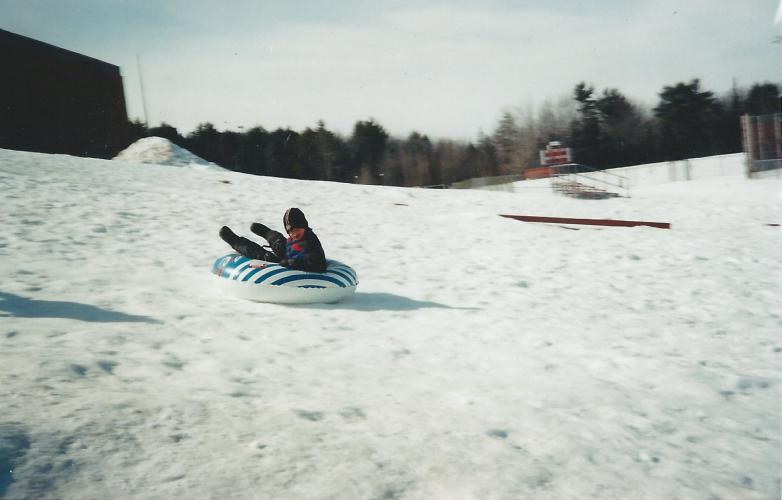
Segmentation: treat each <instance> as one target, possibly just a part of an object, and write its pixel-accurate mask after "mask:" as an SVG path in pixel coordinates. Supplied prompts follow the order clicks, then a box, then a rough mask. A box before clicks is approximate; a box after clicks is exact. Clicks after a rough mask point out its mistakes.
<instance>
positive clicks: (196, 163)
mask: <svg viewBox="0 0 782 500" xmlns="http://www.w3.org/2000/svg"><path fill="white" fill-rule="evenodd" d="M114 159H115V160H121V161H127V162H135V163H154V164H157V165H172V166H175V167H193V168H196V169H209V170H222V171H225V170H226V169H224V168H222V167H220V166H218V165H215V164H214V163H212V162H209V161H206V160H204V159H203V158H200V157H198V156H196V155H194V154H193V153H191V152H190V151H188V150H186V149H184V148H181V147H179V146H177V145H176V144H174V143H173V142H171V141H169V140H168V139H164V138H162V137H145V138H143V139H139V140H138V141H136V142H134V143H133V144H131V145H130V146H128V147H127V148H125V149H124V150H122V151H120V153H119V154H117V156H115V157H114Z"/></svg>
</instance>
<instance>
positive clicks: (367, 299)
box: [300, 292, 478, 311]
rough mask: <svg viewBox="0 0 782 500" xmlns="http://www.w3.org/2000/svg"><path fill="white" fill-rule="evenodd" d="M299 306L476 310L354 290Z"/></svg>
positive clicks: (386, 309)
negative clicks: (346, 295)
mask: <svg viewBox="0 0 782 500" xmlns="http://www.w3.org/2000/svg"><path fill="white" fill-rule="evenodd" d="M300 307H310V308H313V307H314V308H318V309H353V310H355V311H414V310H416V309H461V310H477V309H478V308H475V307H451V306H448V305H445V304H440V303H437V302H431V301H428V300H416V299H411V298H409V297H403V296H401V295H394V294H393V293H361V292H356V293H355V295H353V296H352V297H351V298H349V299H346V300H345V301H343V302H336V303H334V304H309V305H302V306H300Z"/></svg>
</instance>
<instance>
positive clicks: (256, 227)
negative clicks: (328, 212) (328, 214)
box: [220, 208, 326, 273]
mask: <svg viewBox="0 0 782 500" xmlns="http://www.w3.org/2000/svg"><path fill="white" fill-rule="evenodd" d="M282 223H283V225H284V226H285V231H286V232H287V233H288V238H285V237H284V236H283V235H282V234H281V233H278V232H277V231H274V230H273V229H269V228H268V227H266V226H264V225H263V224H260V223H258V222H255V223H253V224H251V225H250V231H252V232H253V233H255V234H257V235H258V236H260V237H262V238H263V239H265V240H266V241H267V242H269V246H270V247H271V251H269V250H267V249H265V248H263V247H262V246H261V245H259V244H257V243H255V242H253V241H250V240H248V239H247V238H244V237H242V236H237V235H236V234H235V233H234V232H233V231H231V229H230V228H229V227H228V226H223V227H222V228H221V229H220V238H222V239H223V241H225V242H226V243H228V244H229V245H230V246H231V248H233V249H234V250H235V251H236V252H237V253H240V254H241V255H244V256H245V257H247V258H250V259H257V260H263V261H266V262H278V263H279V264H280V265H282V266H285V267H287V268H289V269H297V270H300V271H309V272H316V273H322V272H324V271H325V270H326V255H325V253H324V252H323V246H322V245H321V244H320V240H319V239H318V237H317V236H316V235H315V233H314V232H313V231H312V229H311V228H310V227H309V224H308V223H307V219H306V218H305V217H304V212H302V211H301V210H299V209H298V208H289V209H288V210H286V211H285V215H284V216H283V217H282Z"/></svg>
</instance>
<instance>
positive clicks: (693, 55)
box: [0, 0, 782, 139]
mask: <svg viewBox="0 0 782 500" xmlns="http://www.w3.org/2000/svg"><path fill="white" fill-rule="evenodd" d="M778 6H779V2H778V1H777V0H744V1H740V2H739V1H735V0H638V1H623V0H601V1H567V0H555V1H546V2H541V1H527V0H519V1H499V0H494V1H480V2H479V1H469V0H461V1H449V2H444V1H413V0H410V1H408V0H395V1H387V2H370V1H359V0H351V1H345V2H327V1H317V0H310V1H304V2H271V1H266V2H264V1H247V0H239V1H232V2H212V1H205V0H188V1H185V0H171V1H163V0H144V1H130V0H69V1H67V2H65V1H60V0H0V11H1V12H2V17H0V28H2V29H5V30H8V31H12V32H14V33H18V34H21V35H25V36H28V37H31V38H35V39H38V40H41V41H44V42H47V43H50V44H53V45H57V46H60V47H63V48H66V49H69V50H72V51H75V52H79V53H82V54H86V55H89V56H91V57H95V58H97V59H101V60H103V61H106V62H110V63H112V64H115V65H117V66H119V67H120V68H121V72H122V75H123V78H124V84H125V93H126V101H127V107H128V114H129V116H130V117H131V118H138V119H142V120H144V119H145V117H146V119H147V120H148V122H149V124H150V125H151V126H155V125H159V124H160V123H161V122H166V123H168V124H170V125H173V126H175V127H177V128H178V129H179V130H180V132H182V133H187V132H190V131H192V130H193V129H194V128H195V127H196V126H197V125H198V124H199V123H203V122H207V121H208V122H211V123H213V124H214V125H215V126H216V127H217V128H218V129H220V130H227V129H230V130H242V129H245V130H246V129H249V128H251V127H253V126H263V127H264V128H266V129H270V130H271V129H274V128H277V127H291V128H293V129H295V130H303V129H304V128H306V127H314V126H316V124H317V122H318V121H319V120H323V121H324V122H325V123H326V126H327V127H328V128H330V129H331V130H334V131H337V132H339V133H341V134H346V135H349V134H350V132H351V131H352V127H353V125H354V124H355V123H356V122H357V121H358V120H367V119H370V118H372V119H375V120H376V121H377V122H378V123H380V124H381V125H383V126H384V127H385V128H386V129H387V130H388V131H389V132H390V133H391V134H392V135H395V136H400V137H404V136H406V135H408V134H409V133H411V132H412V131H418V132H420V133H424V134H427V135H430V136H431V137H437V138H453V139H473V138H476V137H477V136H478V135H479V134H481V133H487V134H489V133H491V132H492V131H493V130H494V128H495V127H496V124H497V122H498V120H499V117H500V115H501V113H502V112H503V110H507V109H527V110H532V112H535V110H537V109H539V108H540V106H541V105H543V103H545V102H547V101H548V102H557V101H560V100H561V99H562V98H563V97H565V98H566V97H567V96H569V95H570V93H571V91H572V89H573V87H574V86H575V84H576V83H578V82H579V81H587V82H589V83H592V84H593V85H594V86H595V87H596V88H597V89H598V90H602V89H604V88H608V87H611V88H618V89H619V90H620V91H622V92H623V93H624V94H625V95H627V96H628V97H629V98H631V99H632V100H634V101H637V102H638V103H639V104H642V105H645V106H649V107H653V106H654V105H655V104H656V101H657V96H658V94H659V92H660V91H661V90H662V88H663V87H664V86H665V85H674V84H676V83H678V82H683V81H690V80H691V79H693V78H700V79H701V81H702V83H703V87H704V88H706V89H709V90H713V91H715V92H716V93H718V94H722V93H724V92H727V91H728V90H729V89H730V88H731V86H732V85H733V83H734V81H735V82H736V83H737V85H738V86H739V87H742V86H744V87H749V86H750V85H751V84H753V83H761V82H765V81H771V82H775V83H780V81H781V80H782V72H781V71H780V70H781V69H782V43H779V36H780V33H781V32H780V27H781V25H780V24H779V23H776V24H775V17H777V18H778V17H779V15H778V14H777V12H778ZM775 40H776V43H775ZM139 62H140V64H139ZM139 68H140V69H141V76H142V78H141V79H140V78H139ZM140 80H142V81H143V88H144V96H145V99H144V100H142V97H141V96H142V92H141V90H140V89H141V85H140V83H139V82H140ZM144 103H145V104H146V106H144ZM145 107H146V112H145Z"/></svg>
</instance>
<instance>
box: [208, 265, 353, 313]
mask: <svg viewBox="0 0 782 500" xmlns="http://www.w3.org/2000/svg"><path fill="white" fill-rule="evenodd" d="M326 264H327V267H326V271H325V272H322V273H313V272H308V271H297V270H294V269H288V268H287V267H283V266H281V265H279V264H275V263H272V262H264V261H262V260H253V259H248V258H247V257H243V256H241V255H239V254H236V253H232V254H228V255H225V256H223V257H220V258H219V259H217V260H216V261H215V262H214V264H213V265H212V274H214V275H216V276H218V277H219V278H220V283H221V285H222V286H223V289H224V290H226V291H229V292H230V293H232V294H234V295H237V296H239V297H242V298H246V299H251V300H257V301H260V302H275V303H279V304H307V303H317V302H326V303H328V302H336V301H338V300H341V299H343V298H345V297H347V296H349V295H351V294H353V292H355V291H356V286H358V276H357V275H356V271H354V270H353V268H351V267H350V266H348V265H346V264H342V263H341V262H337V261H336V260H327V261H326Z"/></svg>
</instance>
